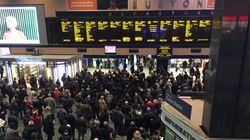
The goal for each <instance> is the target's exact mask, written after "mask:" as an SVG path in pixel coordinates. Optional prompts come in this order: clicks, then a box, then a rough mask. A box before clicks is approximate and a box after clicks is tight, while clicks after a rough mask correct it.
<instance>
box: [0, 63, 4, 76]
mask: <svg viewBox="0 0 250 140" xmlns="http://www.w3.org/2000/svg"><path fill="white" fill-rule="evenodd" d="M3 71H4V69H3V66H2V65H0V76H1V78H3Z"/></svg>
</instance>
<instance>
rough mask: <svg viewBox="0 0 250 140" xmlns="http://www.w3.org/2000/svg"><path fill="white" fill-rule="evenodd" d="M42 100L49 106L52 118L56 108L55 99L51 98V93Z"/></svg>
mask: <svg viewBox="0 0 250 140" xmlns="http://www.w3.org/2000/svg"><path fill="white" fill-rule="evenodd" d="M44 102H45V103H47V104H48V106H49V107H50V109H51V116H52V118H54V115H55V110H56V101H55V99H54V98H52V96H51V94H48V97H47V98H45V100H44Z"/></svg>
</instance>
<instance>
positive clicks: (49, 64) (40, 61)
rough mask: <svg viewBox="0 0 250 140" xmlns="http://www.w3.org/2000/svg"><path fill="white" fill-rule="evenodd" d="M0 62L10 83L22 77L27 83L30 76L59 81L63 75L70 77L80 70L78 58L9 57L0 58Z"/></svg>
mask: <svg viewBox="0 0 250 140" xmlns="http://www.w3.org/2000/svg"><path fill="white" fill-rule="evenodd" d="M0 60H2V62H4V64H5V69H6V72H5V76H6V77H8V80H9V82H10V83H12V80H13V79H14V78H16V79H17V80H18V79H19V78H20V77H24V79H25V80H26V82H27V83H29V79H30V76H31V75H34V76H36V77H37V79H39V78H40V77H46V78H48V79H49V78H51V79H52V80H53V81H56V80H57V79H59V80H60V79H61V77H62V75H63V74H64V73H65V74H66V75H69V76H70V77H72V76H74V75H75V74H76V72H79V71H80V70H81V67H80V65H79V63H81V62H79V61H81V58H79V57H78V56H73V55H70V56H61V55H51V56H50V55H43V56H31V55H9V56H1V58H0Z"/></svg>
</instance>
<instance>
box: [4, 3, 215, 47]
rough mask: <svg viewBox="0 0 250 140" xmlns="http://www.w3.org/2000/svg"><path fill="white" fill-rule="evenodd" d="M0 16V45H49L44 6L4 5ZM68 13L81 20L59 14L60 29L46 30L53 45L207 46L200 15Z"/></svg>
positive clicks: (206, 26) (207, 24) (206, 25)
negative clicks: (51, 37) (52, 38)
mask: <svg viewBox="0 0 250 140" xmlns="http://www.w3.org/2000/svg"><path fill="white" fill-rule="evenodd" d="M0 12H1V14H0V45H2V46H4V45H6V46H8V45H9V46H11V45H12V46H13V45H14V46H15V45H36V46H38V45H42V46H46V45H48V41H47V40H48V38H47V33H46V24H45V14H44V7H43V5H19V6H9V5H6V6H0ZM67 13H69V14H71V15H77V16H79V15H84V17H82V16H79V17H77V16H73V17H71V18H65V17H64V16H62V17H60V14H58V17H57V19H56V23H53V24H57V25H58V24H59V25H60V26H55V25H53V27H55V28H51V30H48V28H50V27H47V30H48V31H49V32H48V35H49V41H50V36H51V34H52V33H51V32H53V37H54V38H55V41H54V42H53V43H55V44H61V45H68V44H72V45H83V46H84V45H88V44H90V45H102V46H105V45H112V44H114V45H116V44H119V45H122V44H124V45H131V44H133V45H145V44H146V45H152V44H156V45H157V44H168V43H177V44H182V43H185V44H209V43H210V35H211V28H212V18H211V17H212V16H211V15H209V16H205V17H203V16H198V15H199V14H203V12H199V11H198V12H197V16H191V17H190V16H189V17H188V16H187V17H186V16H180V13H181V12H175V14H174V12H171V11H158V12H156V11H149V12H145V11H136V12H131V11H122V12H64V14H66V15H67ZM183 13H184V15H187V13H188V12H185V11H183ZM189 13H192V14H193V13H194V11H193V12H189ZM204 13H206V14H207V13H209V12H207V11H206V12H204ZM88 14H89V15H90V16H89V17H88ZM119 14H122V15H126V16H120V15H119ZM61 15H62V14H61ZM97 15H102V17H100V16H97ZM104 15H106V16H104ZM135 15H137V16H135ZM143 15H145V16H143ZM175 15H177V16H176V17H175ZM97 17H98V18H97ZM47 25H50V24H48V23H47ZM55 36H56V37H55ZM49 44H51V42H49Z"/></svg>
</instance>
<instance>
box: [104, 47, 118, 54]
mask: <svg viewBox="0 0 250 140" xmlns="http://www.w3.org/2000/svg"><path fill="white" fill-rule="evenodd" d="M104 52H105V53H107V54H109V53H111V54H115V53H116V46H105V47H104Z"/></svg>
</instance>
